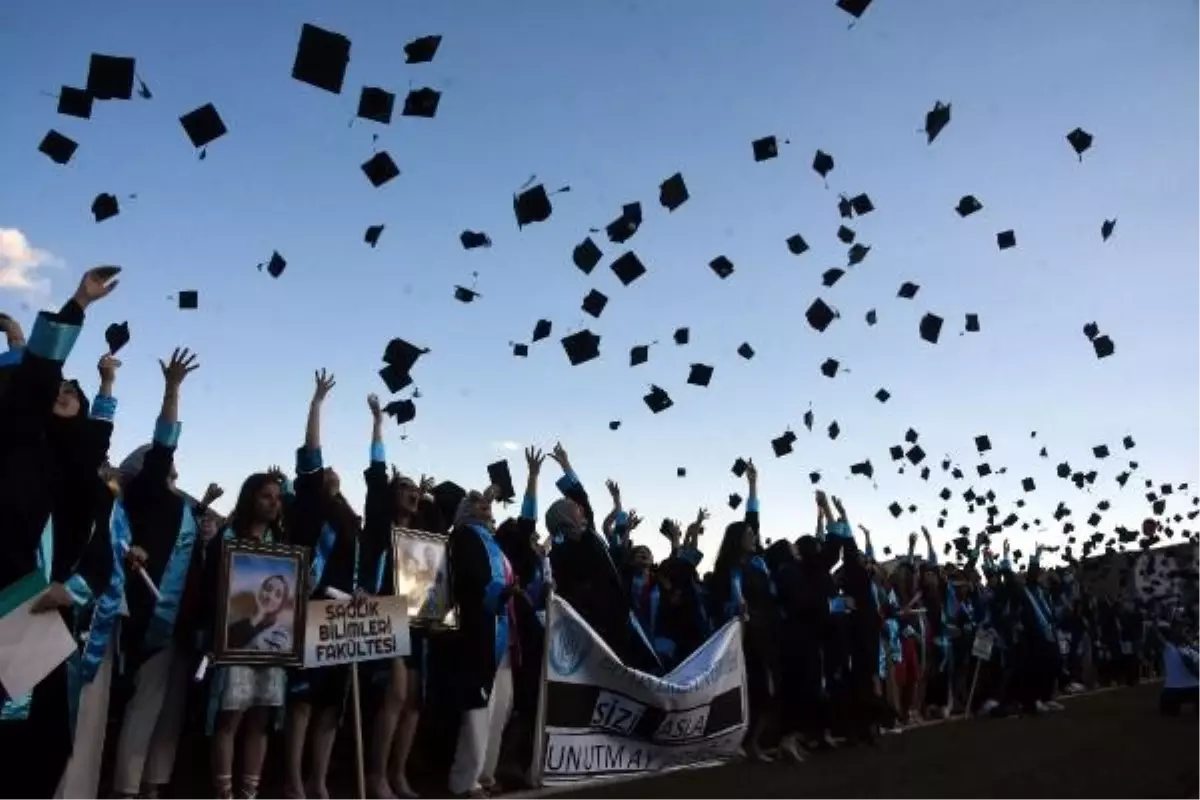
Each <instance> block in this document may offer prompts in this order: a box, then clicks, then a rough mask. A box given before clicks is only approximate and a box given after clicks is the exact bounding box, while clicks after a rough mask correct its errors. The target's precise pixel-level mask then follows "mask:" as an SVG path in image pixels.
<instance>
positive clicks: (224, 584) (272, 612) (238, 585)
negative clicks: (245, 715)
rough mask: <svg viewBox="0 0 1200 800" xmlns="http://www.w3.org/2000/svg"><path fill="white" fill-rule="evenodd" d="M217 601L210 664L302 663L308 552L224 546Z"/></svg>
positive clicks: (233, 544)
mask: <svg viewBox="0 0 1200 800" xmlns="http://www.w3.org/2000/svg"><path fill="white" fill-rule="evenodd" d="M217 597H218V605H217V620H216V628H215V635H214V639H215V641H214V643H213V645H214V646H213V657H214V661H215V663H217V664H250V665H256V664H265V665H276V666H299V665H301V664H303V663H304V612H305V608H306V601H307V600H308V549H307V548H304V547H293V546H291V545H275V544H261V543H254V542H245V541H234V540H230V541H226V542H223V543H222V545H221V575H220V583H219V585H218V594H217Z"/></svg>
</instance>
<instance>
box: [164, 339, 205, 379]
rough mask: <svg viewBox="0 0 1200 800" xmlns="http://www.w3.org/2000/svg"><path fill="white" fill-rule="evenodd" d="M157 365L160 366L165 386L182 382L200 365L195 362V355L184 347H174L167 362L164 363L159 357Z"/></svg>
mask: <svg viewBox="0 0 1200 800" xmlns="http://www.w3.org/2000/svg"><path fill="white" fill-rule="evenodd" d="M158 366H159V367H161V368H162V374H163V380H164V381H166V383H167V386H172V387H178V386H179V385H180V384H182V383H183V379H184V378H186V377H187V376H188V375H191V374H192V373H193V372H195V371H196V370H197V369H199V368H200V365H199V364H197V363H196V355H195V353H193V352H192V351H191V350H188V349H187V348H186V347H176V348H175V351H174V352H173V353H171V360H170V362H169V363H164V362H163V360H162V359H161V358H160V359H159V360H158Z"/></svg>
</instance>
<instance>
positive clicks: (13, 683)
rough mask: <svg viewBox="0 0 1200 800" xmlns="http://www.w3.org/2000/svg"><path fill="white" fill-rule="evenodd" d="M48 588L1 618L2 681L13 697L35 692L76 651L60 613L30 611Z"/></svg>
mask: <svg viewBox="0 0 1200 800" xmlns="http://www.w3.org/2000/svg"><path fill="white" fill-rule="evenodd" d="M45 591H46V590H45V589H43V590H41V591H39V592H37V594H35V595H33V596H31V597H29V598H28V599H27V600H25V601H24V602H22V603H20V604H19V605H17V606H16V607H15V608H13V610H12V611H10V612H9V613H7V614H5V615H4V616H3V617H0V684H3V685H4V689H5V691H6V692H8V694H9V696H10V697H21V696H22V695H25V694H28V693H29V692H31V691H33V688H34V687H35V686H37V685H38V684H39V683H41V682H42V681H43V680H44V679H45V678H46V676H47V675H49V674H50V673H51V672H53V671H54V668H55V667H57V666H58V665H59V664H61V663H63V662H64V661H66V660H67V659H68V658H70V657H71V654H72V653H74V652H75V650H76V644H75V639H74V637H73V636H71V632H70V631H69V630H68V629H67V626H66V625H65V624H64V623H63V621H62V617H61V616H60V615H59V614H58V613H56V612H53V611H51V612H47V613H44V614H31V613H30V611H29V609H30V607H31V606H32V605H33V603H34V601H35V600H36V599H37V598H38V597H40V596H41V595H42V594H44V593H45Z"/></svg>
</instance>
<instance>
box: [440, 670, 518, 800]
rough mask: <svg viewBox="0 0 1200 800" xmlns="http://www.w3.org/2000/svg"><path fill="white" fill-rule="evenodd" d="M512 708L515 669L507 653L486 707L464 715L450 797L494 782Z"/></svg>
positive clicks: (455, 756) (451, 774)
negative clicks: (505, 727) (501, 745)
mask: <svg viewBox="0 0 1200 800" xmlns="http://www.w3.org/2000/svg"><path fill="white" fill-rule="evenodd" d="M512 709H513V683H512V667H511V665H510V664H509V661H508V654H507V653H505V654H504V660H503V661H501V662H500V668H499V669H497V670H496V680H495V682H494V683H493V684H492V696H491V697H490V698H489V699H488V704H487V706H486V707H484V708H476V709H474V710H472V711H466V712H464V713H463V717H462V723H461V724H460V727H459V729H458V746H457V747H456V748H455V750H454V763H453V764H452V765H451V766H450V780H449V789H450V793H451V794H466V793H467V792H470V791H472V790H475V789H479V788H481V787H482V785H483V784H484V783H488V784H490V783H491V782H492V781H493V778H494V774H495V772H496V762H498V761H499V760H500V740H501V738H502V737H503V735H504V726H505V725H507V724H508V718H509V717H510V716H512Z"/></svg>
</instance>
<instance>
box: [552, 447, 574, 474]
mask: <svg viewBox="0 0 1200 800" xmlns="http://www.w3.org/2000/svg"><path fill="white" fill-rule="evenodd" d="M550 458H551V459H552V460H553V461H554V463H556V464H558V465H559V466H560V467H562V469H563V472H566V471H568V470H569V469H571V459H570V457H568V456H567V451H566V448H564V447H563V446H562V442H555V443H554V449H553V450H551V451H550Z"/></svg>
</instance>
